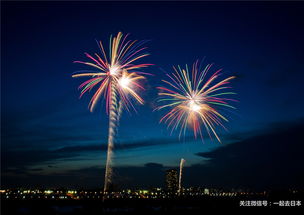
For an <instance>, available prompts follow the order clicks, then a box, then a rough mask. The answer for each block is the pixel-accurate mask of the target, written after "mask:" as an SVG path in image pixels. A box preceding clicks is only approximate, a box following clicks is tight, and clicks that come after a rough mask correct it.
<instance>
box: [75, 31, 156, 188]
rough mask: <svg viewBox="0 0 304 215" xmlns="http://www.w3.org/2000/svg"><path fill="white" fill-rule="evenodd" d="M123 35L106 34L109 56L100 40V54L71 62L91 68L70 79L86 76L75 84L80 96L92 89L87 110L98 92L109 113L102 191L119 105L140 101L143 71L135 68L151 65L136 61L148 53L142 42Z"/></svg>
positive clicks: (109, 173) (108, 176) (107, 179)
mask: <svg viewBox="0 0 304 215" xmlns="http://www.w3.org/2000/svg"><path fill="white" fill-rule="evenodd" d="M127 37H128V35H126V36H124V37H123V34H122V33H121V32H119V33H118V34H117V36H116V37H113V38H112V36H111V37H110V43H109V56H107V54H106V52H105V49H104V47H103V45H102V42H101V41H100V42H99V43H98V45H99V48H100V51H101V56H100V55H99V54H97V53H95V54H94V55H93V56H92V55H90V54H88V53H85V55H86V56H87V57H88V58H89V60H90V61H89V62H83V61H75V63H81V64H85V65H88V66H90V67H92V68H94V69H95V71H86V72H82V73H78V74H74V75H73V76H72V77H74V78H75V77H90V79H89V80H87V81H85V82H83V83H82V84H81V85H80V86H79V89H81V94H80V97H82V96H83V95H84V94H85V93H86V92H89V91H91V90H93V89H94V88H96V91H95V93H94V95H93V96H92V98H91V101H90V103H89V109H90V111H93V109H94V107H95V106H96V104H97V102H98V100H99V99H100V97H101V96H102V95H103V96H104V98H105V99H106V112H107V113H108V114H109V134H108V151H107V163H106V173H105V185H104V191H108V189H109V185H110V184H111V182H112V156H113V148H114V139H115V132H116V127H117V124H118V121H119V118H120V112H121V108H122V105H123V106H124V107H126V108H127V109H128V110H129V108H130V107H133V108H134V106H133V104H132V100H133V99H135V100H136V101H138V102H139V103H140V104H143V102H144V101H143V99H142V98H141V97H140V96H139V94H138V92H137V91H138V90H141V89H144V88H143V87H142V85H141V83H140V82H141V80H143V79H145V77H144V76H143V75H145V74H147V73H143V72H140V71H138V69H141V68H144V67H147V66H150V65H152V64H136V62H137V60H139V59H141V58H144V57H146V56H148V55H149V54H148V53H145V52H144V51H145V49H147V47H143V44H144V43H145V42H146V41H137V40H134V41H132V40H128V39H127Z"/></svg>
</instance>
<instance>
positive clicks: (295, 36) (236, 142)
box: [1, 2, 304, 189]
mask: <svg viewBox="0 0 304 215" xmlns="http://www.w3.org/2000/svg"><path fill="white" fill-rule="evenodd" d="M303 9H304V3H303V2H292V3H286V2H285V3H284V2H268V3H263V2H256V3H250V2H233V3H231V2H213V3H210V2H209V3H208V2H192V3H185V2H132V3H127V2H91V3H84V2H65V3H64V2H54V3H47V2H41V3H39V2H32V3H29V2H28V3H26V2H19V3H16V2H15V3H9V2H2V7H1V14H2V20H1V26H2V35H1V36H2V37H1V47H2V49H1V177H2V187H3V188H7V187H46V188H49V187H73V188H81V187H82V188H101V187H102V186H103V181H104V166H105V159H106V143H107V127H108V116H107V115H106V113H105V104H104V102H100V103H99V104H98V106H97V108H96V110H95V111H94V112H93V113H91V112H89V110H88V107H87V105H88V102H89V100H90V96H92V94H87V95H85V96H84V97H83V98H82V99H79V91H78V90H77V87H78V85H79V84H80V83H81V82H82V81H83V80H85V79H82V78H78V79H73V78H72V77H71V75H72V74H73V73H75V72H77V71H79V70H81V69H83V68H84V67H83V66H82V65H79V64H73V61H74V60H86V58H85V56H84V52H88V53H92V54H93V53H95V52H99V50H98V47H97V44H96V40H102V41H103V42H104V43H106V44H108V40H109V36H110V35H111V34H113V35H115V34H117V33H118V32H119V31H122V32H123V33H130V34H131V35H130V38H131V39H139V40H143V39H147V40H149V43H148V47H149V49H148V50H149V53H150V54H151V55H150V56H149V57H147V58H146V59H145V62H147V63H152V64H154V66H152V67H149V68H147V69H145V70H144V71H145V72H149V73H152V74H154V76H151V77H149V78H148V81H147V83H146V84H145V88H146V91H145V92H144V93H143V95H142V96H143V97H144V98H145V100H146V103H145V105H143V106H140V105H136V109H137V113H135V112H131V113H128V112H124V113H123V115H122V119H121V122H120V127H119V132H118V137H117V143H116V148H115V158H114V159H115V160H114V163H115V169H114V173H115V176H114V178H115V182H116V183H117V184H118V185H119V186H120V187H150V186H152V187H156V186H163V185H164V172H165V170H166V169H168V168H171V167H177V166H178V165H179V161H180V159H181V158H184V159H186V167H185V169H184V184H185V186H212V187H227V188H255V189H259V188H261V189H268V188H269V189H271V188H303V183H302V182H303V181H304V165H303V164H304V163H303V161H304V157H303V150H304V144H303V143H304V141H303V130H304V123H303V119H304V107H303V106H304V105H303V103H304V102H303V95H302V93H303V90H304V89H303V88H304V87H303V78H304V72H303V68H304V61H303V59H304V39H303V38H304V28H303V26H304V14H303ZM197 59H200V60H203V62H204V63H205V64H207V63H214V64H215V65H214V68H213V71H215V70H216V69H219V68H223V70H224V74H225V76H229V75H236V76H237V79H235V80H233V81H232V86H233V88H234V91H235V92H237V93H238V94H237V96H236V98H237V99H238V100H239V101H240V102H239V103H235V104H234V106H236V107H237V110H236V111H234V112H233V113H232V114H230V115H229V117H228V118H229V120H230V123H229V124H225V126H226V127H227V128H228V132H226V131H224V130H223V129H219V130H218V134H219V135H220V137H221V139H222V144H220V143H218V142H216V141H211V140H209V139H208V137H207V136H205V143H202V142H201V140H200V139H197V140H195V139H194V138H193V137H192V133H191V132H188V134H187V136H186V137H185V138H184V139H181V140H179V138H178V133H173V135H170V134H169V131H168V130H167V128H166V125H164V124H159V119H160V117H161V115H162V114H163V112H156V111H153V109H154V108H155V107H156V105H157V104H156V99H157V90H156V87H157V86H160V84H161V79H163V78H164V77H165V72H172V71H173V70H172V66H173V65H182V66H183V65H185V64H190V65H191V64H192V63H193V62H194V61H195V60H197Z"/></svg>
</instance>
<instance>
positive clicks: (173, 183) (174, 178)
mask: <svg viewBox="0 0 304 215" xmlns="http://www.w3.org/2000/svg"><path fill="white" fill-rule="evenodd" d="M166 190H167V191H169V192H177V190H178V172H177V170H176V169H169V170H167V171H166Z"/></svg>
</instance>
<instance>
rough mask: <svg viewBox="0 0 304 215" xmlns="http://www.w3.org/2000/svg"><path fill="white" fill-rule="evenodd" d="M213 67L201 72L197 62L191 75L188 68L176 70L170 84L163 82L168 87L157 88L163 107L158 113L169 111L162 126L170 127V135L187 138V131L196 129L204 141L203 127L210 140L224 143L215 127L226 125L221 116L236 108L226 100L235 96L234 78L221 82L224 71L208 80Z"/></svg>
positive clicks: (223, 117)
mask: <svg viewBox="0 0 304 215" xmlns="http://www.w3.org/2000/svg"><path fill="white" fill-rule="evenodd" d="M211 67H212V65H211V64H209V65H207V66H206V67H205V68H204V69H203V70H200V68H199V65H198V61H196V62H195V63H194V64H193V66H192V70H191V72H190V71H189V68H188V66H187V65H186V67H185V69H182V68H181V67H180V66H178V67H177V68H176V67H173V68H174V71H175V72H173V73H172V74H167V77H168V80H162V81H163V82H164V83H165V84H166V85H167V86H166V87H158V89H159V96H160V97H159V99H158V102H160V103H162V105H160V106H159V107H158V108H157V109H158V110H161V109H167V110H168V111H167V113H166V114H165V115H164V116H163V117H162V118H161V120H160V122H165V123H167V124H168V127H171V133H172V132H173V131H174V130H176V129H180V132H179V136H181V135H182V134H184V135H185V133H186V130H187V127H190V128H192V129H193V132H194V136H195V138H196V137H197V136H198V135H200V137H201V138H202V139H203V135H202V129H201V125H204V127H205V129H206V131H207V133H208V135H209V136H210V138H212V134H213V136H215V137H216V139H217V140H218V141H219V142H221V140H220V138H219V137H218V135H217V133H216V129H215V126H221V127H223V128H224V129H226V128H225V127H224V125H223V121H227V122H228V119H227V118H226V117H225V116H223V115H222V114H221V113H219V110H220V109H222V108H233V109H235V108H234V107H233V106H231V105H229V104H228V102H230V101H236V100H234V99H229V98H225V97H224V96H227V95H232V94H235V93H234V92H230V90H229V89H230V88H231V87H230V86H229V84H230V80H231V79H234V78H235V77H234V76H231V77H228V78H226V79H222V80H219V77H220V76H221V70H217V71H216V72H215V73H213V74H212V75H211V76H210V77H209V78H207V73H208V72H209V70H210V68H211Z"/></svg>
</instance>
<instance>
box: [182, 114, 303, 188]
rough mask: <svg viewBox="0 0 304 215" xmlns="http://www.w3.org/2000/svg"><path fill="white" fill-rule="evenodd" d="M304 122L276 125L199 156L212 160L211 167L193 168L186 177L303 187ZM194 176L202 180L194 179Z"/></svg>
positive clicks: (210, 182) (258, 185)
mask: <svg viewBox="0 0 304 215" xmlns="http://www.w3.org/2000/svg"><path fill="white" fill-rule="evenodd" d="M301 121H302V120H301ZM301 121H297V122H293V123H286V122H285V123H278V124H274V125H273V127H272V128H270V129H269V130H268V131H267V132H265V133H264V134H259V135H257V136H252V137H249V138H247V139H245V140H242V141H239V142H236V143H233V144H227V145H226V146H224V147H220V148H217V149H215V150H213V151H210V152H201V153H197V154H196V155H198V156H201V157H204V158H208V159H210V160H209V162H208V164H207V165H194V166H192V167H189V168H188V170H185V174H186V175H188V176H185V177H188V180H189V181H192V183H196V184H198V183H202V182H203V183H205V184H208V185H217V186H228V187H231V186H243V187H251V188H273V187H275V188H293V187H298V188H299V187H301V188H303V183H302V182H303V181H304V167H303V163H304V158H303V150H304V145H303V144H302V142H303V141H301V140H302V132H303V130H304V123H303V122H301ZM194 173H196V174H197V176H198V178H200V179H201V180H198V181H196V182H194V181H193V178H191V179H190V177H192V176H193V174H194Z"/></svg>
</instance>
